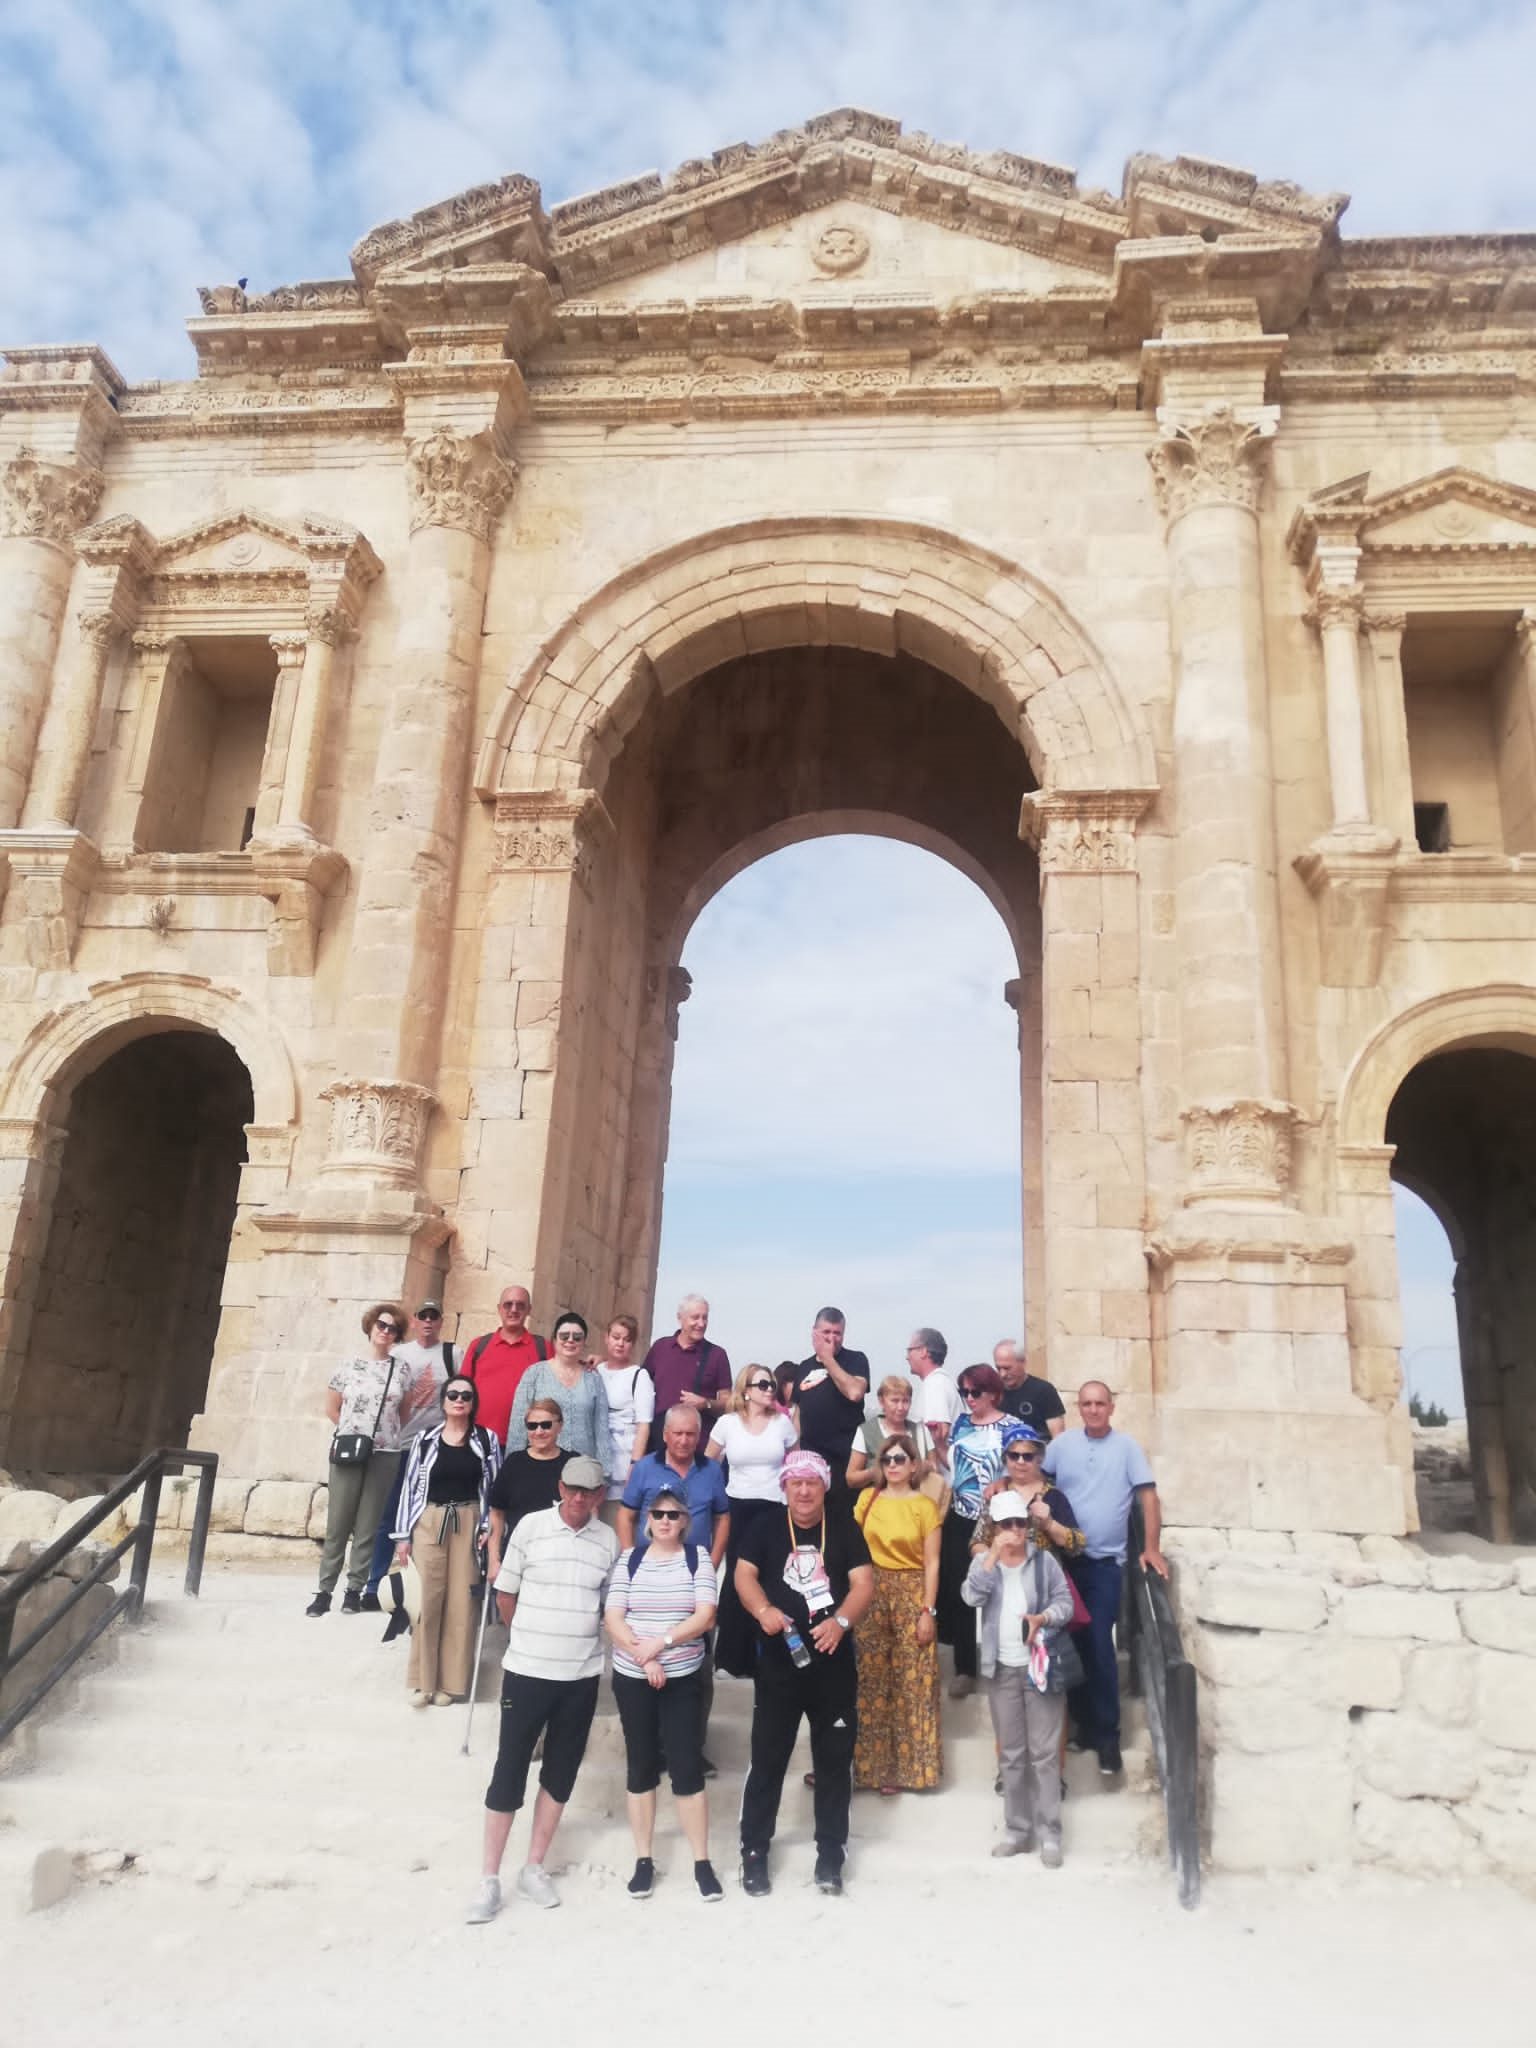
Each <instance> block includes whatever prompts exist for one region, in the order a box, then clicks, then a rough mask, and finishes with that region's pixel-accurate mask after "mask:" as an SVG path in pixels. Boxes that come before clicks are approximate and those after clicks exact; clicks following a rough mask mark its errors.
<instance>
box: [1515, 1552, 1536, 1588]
mask: <svg viewBox="0 0 1536 2048" xmlns="http://www.w3.org/2000/svg"><path fill="white" fill-rule="evenodd" d="M1515 1584H1516V1585H1517V1586H1518V1587H1519V1589H1520V1591H1521V1592H1522V1593H1524V1594H1527V1595H1530V1594H1536V1557H1521V1558H1517V1559H1516V1560H1515Z"/></svg>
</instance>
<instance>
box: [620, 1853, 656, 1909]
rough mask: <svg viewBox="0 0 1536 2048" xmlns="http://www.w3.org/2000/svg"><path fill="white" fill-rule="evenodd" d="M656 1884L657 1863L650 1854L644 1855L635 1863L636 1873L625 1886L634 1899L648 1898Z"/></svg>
mask: <svg viewBox="0 0 1536 2048" xmlns="http://www.w3.org/2000/svg"><path fill="white" fill-rule="evenodd" d="M655 1885H656V1865H655V1864H654V1863H653V1862H652V1861H651V1859H650V1857H649V1856H642V1857H640V1858H639V1860H638V1861H637V1862H636V1864H635V1874H634V1876H633V1877H632V1878H631V1879H630V1880H629V1883H628V1884H627V1885H626V1886H625V1890H626V1891H627V1892H628V1893H629V1896H630V1897H631V1898H632V1899H648V1898H649V1897H650V1896H651V1893H652V1891H653V1890H654V1889H655Z"/></svg>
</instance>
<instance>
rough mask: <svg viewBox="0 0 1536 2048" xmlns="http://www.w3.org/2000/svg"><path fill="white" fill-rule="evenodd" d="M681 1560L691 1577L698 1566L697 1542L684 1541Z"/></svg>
mask: <svg viewBox="0 0 1536 2048" xmlns="http://www.w3.org/2000/svg"><path fill="white" fill-rule="evenodd" d="M683 1562H684V1564H686V1565H687V1567H688V1576H689V1578H690V1579H691V1578H692V1577H693V1575H694V1573H695V1572H696V1571H697V1570H698V1568H699V1546H698V1545H697V1543H685V1544H684V1545H683Z"/></svg>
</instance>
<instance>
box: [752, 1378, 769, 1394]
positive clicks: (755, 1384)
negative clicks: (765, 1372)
mask: <svg viewBox="0 0 1536 2048" xmlns="http://www.w3.org/2000/svg"><path fill="white" fill-rule="evenodd" d="M747 1385H748V1387H750V1388H751V1390H752V1392H753V1393H754V1394H771V1393H772V1392H773V1381H772V1380H748V1381H747Z"/></svg>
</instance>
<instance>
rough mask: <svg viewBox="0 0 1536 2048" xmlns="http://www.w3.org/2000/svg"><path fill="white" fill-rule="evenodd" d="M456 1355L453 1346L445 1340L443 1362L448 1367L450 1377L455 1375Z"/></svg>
mask: <svg viewBox="0 0 1536 2048" xmlns="http://www.w3.org/2000/svg"><path fill="white" fill-rule="evenodd" d="M456 1356H457V1353H456V1352H455V1351H454V1348H453V1346H452V1345H451V1344H449V1343H447V1342H446V1341H445V1342H444V1345H443V1364H444V1365H445V1366H446V1367H447V1368H448V1377H449V1378H450V1379H452V1377H453V1361H454V1359H455V1357H456Z"/></svg>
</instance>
